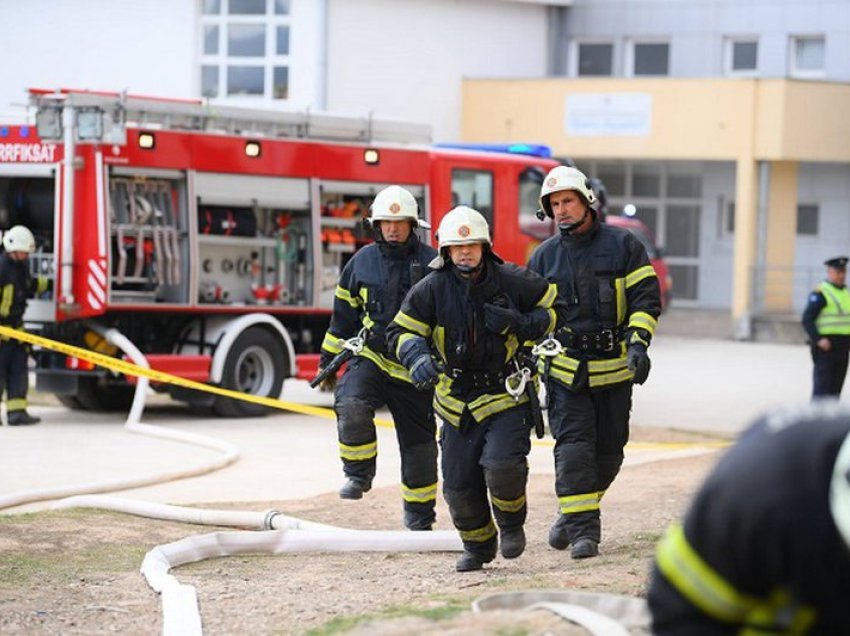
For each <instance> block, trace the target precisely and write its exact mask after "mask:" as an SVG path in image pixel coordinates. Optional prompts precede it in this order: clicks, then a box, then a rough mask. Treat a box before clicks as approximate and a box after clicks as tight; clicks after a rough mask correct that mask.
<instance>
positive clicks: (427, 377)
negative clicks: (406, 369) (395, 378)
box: [410, 353, 440, 391]
mask: <svg viewBox="0 0 850 636" xmlns="http://www.w3.org/2000/svg"><path fill="white" fill-rule="evenodd" d="M439 378H440V367H439V365H438V364H437V361H436V360H435V359H434V356H433V355H431V354H430V353H423V354H422V355H420V356H419V357H418V358H416V359H415V360H414V361H413V364H412V365H410V379H411V380H413V386H415V387H416V388H417V389H419V390H420V391H426V390H427V389H430V388H431V387H432V386H435V385H436V384H437V380H439Z"/></svg>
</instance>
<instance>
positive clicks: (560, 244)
mask: <svg viewBox="0 0 850 636" xmlns="http://www.w3.org/2000/svg"><path fill="white" fill-rule="evenodd" d="M597 205H598V200H597V196H596V194H595V193H594V191H593V189H592V187H591V183H590V181H589V180H588V179H587V177H585V175H584V174H583V173H582V172H581V171H580V170H577V169H576V168H570V167H566V166H558V167H556V168H553V169H552V170H551V171H550V172H549V174H548V175H547V176H546V178H545V180H544V181H543V186H542V188H541V191H540V212H539V213H538V216H539V217H540V218H541V219H545V218H546V217H549V218H552V219H554V220H555V222H556V223H557V226H558V230H559V231H558V234H557V235H555V236H553V237H551V238H549V239H547V240H546V241H545V242H543V243H542V244H541V245H540V246H538V247H537V249H536V250H535V251H534V253H533V254H532V256H531V260H530V261H529V265H528V266H529V269H531V270H533V271H535V272H537V273H538V274H540V275H541V276H543V277H544V278H546V279H547V280H548V281H550V282H552V283H555V284H556V285H557V286H558V293H559V295H560V297H561V298H562V299H563V300H564V301H565V302H566V304H567V309H566V313H565V314H564V318H563V319H562V320H561V321H560V322H559V323H558V328H557V331H556V337H557V339H558V340H559V342H560V343H561V345H562V346H563V351H562V352H561V353H559V354H558V355H557V356H556V357H554V358H552V359H551V363H550V364H548V365H547V364H542V363H540V368H541V370H542V371H543V372H544V373H545V374H546V375H545V377H543V378H542V381H543V382H545V383H546V386H547V388H548V395H549V427H550V430H551V432H552V436H553V437H554V438H555V491H556V494H557V495H558V500H559V511H558V515H557V518H556V521H555V523H554V525H553V526H552V528H551V530H550V532H549V545H551V546H552V547H553V548H555V549H557V550H564V549H566V548H567V547H568V546H570V545H572V548H571V556H572V558H574V559H581V558H587V557H593V556H596V555H597V554H598V545H599V542H600V540H601V535H602V529H601V524H600V515H599V506H600V500H601V499H602V495H603V494H604V493H605V491H606V489H607V488H608V487H609V486H610V485H611V483H612V482H613V481H614V478H615V477H616V476H617V473H618V472H619V470H620V466H621V465H622V462H623V448H624V447H625V445H626V441H627V440H628V438H629V411H630V409H631V400H632V383H636V384H643V382H644V381H645V380H646V378H647V375H648V374H649V357H648V356H647V347H648V346H649V343H650V340H651V339H652V335H653V333H654V331H655V326H656V321H657V319H658V315H659V313H660V311H661V295H660V291H659V286H658V279H657V277H656V275H655V270H654V269H653V268H652V265H651V264H650V262H649V258H648V256H647V254H646V250H645V249H644V248H643V246H642V245H641V243H640V242H639V241H638V240H637V239H636V238H635V237H634V236H633V235H632V234H631V233H630V232H628V231H626V230H623V229H620V228H616V227H611V226H610V225H606V224H604V223H602V222H601V219H600V218H599V216H600V215H599V213H598V212H597V209H596V206H597Z"/></svg>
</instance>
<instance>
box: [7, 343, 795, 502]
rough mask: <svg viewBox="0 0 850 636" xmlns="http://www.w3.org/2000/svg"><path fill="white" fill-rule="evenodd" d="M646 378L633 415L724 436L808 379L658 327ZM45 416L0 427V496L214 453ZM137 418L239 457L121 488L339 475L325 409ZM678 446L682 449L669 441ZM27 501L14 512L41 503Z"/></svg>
mask: <svg viewBox="0 0 850 636" xmlns="http://www.w3.org/2000/svg"><path fill="white" fill-rule="evenodd" d="M651 355H652V361H653V369H652V373H651V374H650V378H649V381H648V382H647V384H646V385H644V386H639V387H636V388H635V395H634V405H633V422H634V423H635V424H637V425H643V426H657V427H665V428H676V429H689V430H701V431H716V432H718V433H721V434H724V435H734V434H735V433H737V432H739V431H740V430H741V429H742V428H743V427H744V426H746V425H747V423H749V422H750V421H751V420H752V419H753V417H755V416H757V415H758V414H760V413H762V412H764V411H766V410H769V409H772V408H776V407H781V406H784V405H794V404H800V403H805V402H806V401H807V400H808V397H809V392H810V386H811V380H810V374H811V363H810V361H809V359H808V351H807V350H806V349H805V347H802V346H793V345H773V344H753V343H738V342H733V341H728V340H695V339H687V338H681V337H677V336H668V335H664V334H663V333H660V334H659V336H658V337H657V338H656V342H655V343H654V344H653V347H652V349H651ZM284 399H286V400H292V401H296V402H303V403H310V404H315V405H319V406H330V402H331V399H330V396H329V395H327V394H321V393H318V392H315V391H312V390H311V389H310V388H309V387H308V386H307V385H306V383H304V382H292V383H288V384H287V388H286V390H285V394H284ZM32 411H33V412H34V413H36V414H38V415H41V416H42V417H43V418H44V421H43V422H42V423H41V424H39V425H37V426H31V427H0V453H2V461H0V498H2V497H4V496H8V495H10V494H11V493H17V492H20V491H25V490H26V491H28V490H33V489H41V488H51V487H58V486H67V485H69V484H78V483H89V482H99V481H103V480H106V479H115V478H119V477H138V476H143V475H150V474H153V473H156V472H161V471H170V470H174V469H175V468H176V467H186V466H197V465H199V464H201V463H204V462H207V461H209V460H211V459H214V458H215V457H216V456H217V453H216V452H215V451H211V450H209V449H204V448H197V447H195V446H191V445H188V444H183V443H179V442H174V441H168V440H161V439H153V438H149V437H146V436H143V435H139V434H134V433H129V432H127V431H126V430H125V429H124V427H123V422H124V416H122V415H120V414H111V415H106V414H83V413H80V412H77V411H69V410H66V409H63V408H60V407H56V406H34V407H33V408H32ZM143 422H145V423H147V424H157V425H162V426H164V427H167V428H169V429H176V430H182V431H188V432H192V433H198V434H203V435H208V436H212V437H215V438H218V439H221V440H224V441H226V442H230V443H232V444H235V445H236V446H237V447H239V449H240V451H241V456H240V459H239V460H238V461H237V462H236V463H234V464H232V465H230V466H228V467H226V468H224V469H222V470H219V471H217V472H215V473H212V474H209V475H205V476H200V477H194V478H189V479H184V480H180V481H175V482H170V483H168V484H160V485H154V486H147V487H144V488H136V489H133V490H127V491H122V492H120V493H117V494H120V495H121V496H130V497H136V498H140V499H145V500H150V501H158V502H168V503H190V502H210V501H273V500H287V499H295V498H302V497H310V496H314V495H316V494H319V493H323V492H328V491H332V490H335V489H336V488H337V487H338V486H339V485H340V483H341V481H342V473H341V469H340V465H339V459H338V457H337V441H336V427H335V423H334V421H333V420H331V419H321V418H313V417H308V416H302V415H297V414H292V413H279V414H275V415H273V416H270V417H267V418H261V419H249V420H244V419H239V420H228V419H207V418H200V417H197V416H192V415H190V414H189V412H188V410H186V409H185V408H183V407H180V406H176V405H175V406H169V405H162V404H159V405H157V406H154V407H151V408H150V409H148V411H146V413H145V416H144V417H143ZM394 437H395V434H394V431H393V430H391V429H384V428H381V429H379V441H378V443H379V449H380V451H379V458H378V466H379V469H378V476H377V479H376V484H377V485H390V484H397V483H398V475H399V465H398V452H397V444H396V442H395V439H394ZM659 452H660V451H659V450H658V449H646V448H637V447H633V448H630V449H628V450H627V461H629V462H640V461H648V460H650V459H654V458H657V457H658V454H659ZM676 452H678V453H687V452H693V451H692V450H691V451H689V450H687V449H685V450H678V451H676ZM530 462H531V467H532V471H533V472H536V473H546V472H549V473H551V472H552V457H551V440H548V439H547V440H543V441H542V442H535V444H534V449H533V450H532V455H531V458H530ZM48 506H49V504H29V505H27V506H24V507H19V508H15V509H10V510H14V511H15V512H18V511H25V510H32V509H40V508H45V507H48Z"/></svg>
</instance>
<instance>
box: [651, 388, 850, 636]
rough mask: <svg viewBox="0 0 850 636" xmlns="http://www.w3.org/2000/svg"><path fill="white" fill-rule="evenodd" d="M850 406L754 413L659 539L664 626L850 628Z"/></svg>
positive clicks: (694, 630) (685, 629) (668, 629)
mask: <svg viewBox="0 0 850 636" xmlns="http://www.w3.org/2000/svg"><path fill="white" fill-rule="evenodd" d="M848 597H850V411H848V410H846V409H843V408H841V407H840V406H839V405H838V404H836V403H835V402H823V401H821V402H816V403H814V404H812V405H809V406H806V407H805V408H803V409H800V410H798V411H796V412H788V411H786V412H781V413H776V414H773V415H770V416H768V417H766V418H763V419H762V420H761V421H759V422H757V423H756V424H754V425H753V427H752V428H751V429H749V430H748V431H747V432H746V433H745V434H744V435H742V437H741V439H740V441H739V442H738V444H737V445H736V446H735V447H733V448H732V449H731V450H730V451H729V452H728V453H727V454H726V455H725V456H724V457H723V458H722V459H721V461H720V462H719V463H718V464H717V466H716V467H715V469H714V471H713V472H712V474H711V475H710V476H709V477H708V479H707V480H706V481H705V483H704V484H703V486H702V487H701V488H700V490H699V492H698V493H697V495H696V497H695V498H694V500H693V502H692V504H691V507H690V510H689V511H688V512H687V514H686V515H685V518H684V524H674V525H672V526H671V527H670V528H669V529H668V531H667V533H666V534H665V536H664V538H663V539H662V540H661V542H660V543H659V545H658V548H657V553H656V560H655V567H654V571H653V575H652V581H651V583H650V588H649V599H648V600H649V607H650V610H651V613H652V621H653V634H659V635H661V636H678V635H681V636H685V635H688V636H690V635H691V634H806V633H812V634H847V633H848V628H850V604H848V603H847V599H848Z"/></svg>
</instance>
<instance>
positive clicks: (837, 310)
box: [815, 281, 850, 336]
mask: <svg viewBox="0 0 850 636" xmlns="http://www.w3.org/2000/svg"><path fill="white" fill-rule="evenodd" d="M818 291H819V292H820V293H821V294H823V297H824V300H826V305H824V307H823V309H821V310H820V313H819V314H818V317H817V318H816V319H815V326H816V327H817V330H818V333H819V334H820V335H822V336H850V291H848V289H847V288H846V287H836V286H835V285H833V284H832V283H830V282H828V281H824V282H822V283H821V284H820V285H819V286H818Z"/></svg>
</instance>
